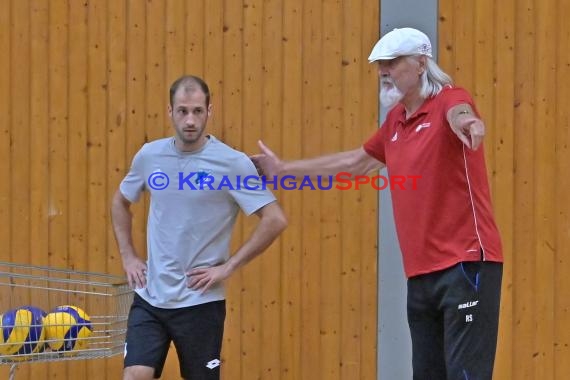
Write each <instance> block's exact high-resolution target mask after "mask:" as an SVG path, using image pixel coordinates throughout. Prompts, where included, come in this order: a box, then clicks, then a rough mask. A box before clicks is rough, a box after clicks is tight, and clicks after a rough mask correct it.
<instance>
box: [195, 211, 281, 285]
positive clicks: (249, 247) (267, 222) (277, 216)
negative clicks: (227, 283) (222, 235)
mask: <svg viewBox="0 0 570 380" xmlns="http://www.w3.org/2000/svg"><path fill="white" fill-rule="evenodd" d="M255 214H256V215H257V216H258V217H259V218H260V220H259V223H258V225H257V227H256V229H255V230H254V231H253V233H252V235H251V236H250V238H249V239H248V240H247V241H246V242H245V243H244V244H243V245H242V246H241V247H240V248H239V249H238V250H237V252H236V253H235V254H234V255H232V257H230V259H229V260H228V261H226V262H225V263H224V264H222V265H218V266H215V267H211V268H196V269H193V270H191V271H190V272H188V273H187V275H188V276H190V279H189V281H188V287H189V288H192V289H194V290H202V291H203V292H204V291H206V290H208V289H209V288H211V287H212V286H213V285H214V284H216V283H218V282H221V281H223V280H225V279H227V278H228V277H230V275H231V274H232V273H234V272H235V271H236V270H237V269H239V268H241V267H242V266H244V265H245V264H247V263H248V262H250V261H251V260H253V259H254V258H255V257H256V256H258V255H259V254H261V253H262V252H263V251H265V249H267V247H269V246H270V245H271V243H273V241H274V240H275V239H276V238H277V236H279V234H280V233H281V232H282V231H283V230H284V229H285V228H286V227H287V219H286V218H285V214H284V213H283V211H282V210H281V207H280V206H279V205H278V204H277V202H273V203H270V204H268V205H266V206H264V207H262V208H261V209H259V210H258V211H257V212H256V213H255Z"/></svg>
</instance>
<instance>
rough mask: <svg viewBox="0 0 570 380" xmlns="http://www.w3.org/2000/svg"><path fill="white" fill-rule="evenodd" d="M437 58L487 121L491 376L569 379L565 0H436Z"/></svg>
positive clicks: (569, 69)
mask: <svg viewBox="0 0 570 380" xmlns="http://www.w3.org/2000/svg"><path fill="white" fill-rule="evenodd" d="M439 5H440V10H439V13H440V19H439V57H440V63H441V64H442V66H443V67H444V68H445V69H446V70H447V71H448V72H449V73H450V74H452V75H453V76H454V79H455V80H456V82H457V83H459V84H461V85H463V86H464V87H466V88H468V89H469V90H471V91H472V92H473V94H474V95H475V98H476V101H477V104H478V107H479V109H480V111H481V113H482V114H483V116H484V119H485V120H486V122H487V126H488V134H487V137H486V140H485V144H486V154H487V157H488V172H489V173H490V176H491V177H490V178H491V186H492V192H493V199H494V207H495V211H496V215H497V219H498V224H499V228H500V230H501V232H502V237H503V244H504V249H505V254H506V265H505V272H504V282H503V284H504V289H503V298H502V318H501V326H500V341H499V348H498V356H497V365H496V370H495V379H499V380H503V379H517V380H522V379H537V380H538V379H540V380H551V379H560V380H561V379H567V378H568V377H569V376H570V361H569V360H568V358H569V357H570V347H569V345H570V329H569V328H568V326H569V325H570V276H569V274H570V259H569V258H568V252H569V249H570V220H569V215H570V198H569V192H568V187H569V185H570V182H569V181H570V165H569V163H570V159H569V156H568V150H569V145H570V129H569V127H570V126H569V122H568V121H569V119H568V104H569V103H570V81H569V79H568V78H569V77H570V52H569V50H568V46H570V40H569V37H570V29H569V28H568V21H567V20H568V17H569V16H570V3H569V2H568V1H565V0H501V1H493V0H477V1H457V0H441V1H440V3H439Z"/></svg>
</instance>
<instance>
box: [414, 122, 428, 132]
mask: <svg viewBox="0 0 570 380" xmlns="http://www.w3.org/2000/svg"><path fill="white" fill-rule="evenodd" d="M429 127H431V123H421V124H420V125H418V126H417V127H416V132H419V131H421V130H422V129H424V128H429Z"/></svg>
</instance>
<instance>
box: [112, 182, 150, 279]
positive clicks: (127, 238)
mask: <svg viewBox="0 0 570 380" xmlns="http://www.w3.org/2000/svg"><path fill="white" fill-rule="evenodd" d="M130 206H131V203H130V202H129V201H128V200H127V199H126V198H125V197H124V196H123V194H121V192H120V191H119V190H117V192H116V193H115V195H114V196H113V203H112V206H111V219H112V221H113V231H114V232H115V240H116V241H117V246H118V247H119V252H120V254H121V259H122V261H123V269H124V270H125V273H126V275H127V279H128V281H129V285H130V286H131V287H133V288H135V287H136V288H144V287H145V286H146V276H145V274H146V264H145V263H144V261H142V260H141V259H140V258H139V256H138V255H137V253H136V251H135V247H134V245H133V237H132V220H133V217H132V214H131V210H130Z"/></svg>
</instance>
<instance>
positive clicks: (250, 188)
mask: <svg viewBox="0 0 570 380" xmlns="http://www.w3.org/2000/svg"><path fill="white" fill-rule="evenodd" d="M211 112H212V106H211V104H210V92H209V89H208V86H207V85H206V83H204V81H203V80H202V79H200V78H198V77H194V76H184V77H181V78H179V79H178V80H176V81H175V82H174V83H173V84H172V86H171V88H170V105H169V107H168V114H169V116H170V118H171V120H172V125H173V127H174V130H175V136H174V137H173V138H164V139H160V140H156V141H153V142H150V143H147V144H144V146H143V147H142V148H141V149H140V150H139V151H138V152H137V154H136V155H135V157H134V159H133V162H132V165H131V168H130V170H129V173H128V174H127V176H126V177H125V178H124V179H123V181H122V182H121V184H120V187H119V190H118V191H117V192H116V194H115V196H114V198H113V205H112V210H111V211H112V219H113V227H114V231H115V237H116V240H117V244H118V247H119V251H120V253H121V258H122V261H123V268H124V270H125V273H126V275H127V278H128V280H129V284H130V285H131V286H132V287H133V288H135V292H136V294H135V299H134V301H133V305H132V307H131V311H130V313H129V321H128V328H127V338H126V343H125V362H124V366H125V369H124V373H123V376H124V377H123V378H124V379H125V380H127V379H128V380H147V379H153V378H159V377H160V375H161V372H162V368H163V365H164V361H165V359H166V355H167V353H168V349H169V347H170V342H171V341H172V342H174V345H175V347H176V351H177V353H178V357H179V360H180V373H181V376H182V377H183V378H185V379H219V376H220V368H219V367H220V351H221V344H222V335H223V327H224V318H225V301H224V298H225V297H224V286H223V281H224V280H225V279H227V278H228V277H229V276H230V275H231V274H232V273H233V272H234V271H236V270H237V269H238V268H240V267H241V266H243V265H244V264H246V263H247V262H249V261H250V260H252V259H253V258H254V257H256V256H257V255H259V254H260V253H261V252H263V251H264V250H265V249H266V248H267V247H268V246H269V245H270V244H271V243H272V242H273V241H274V240H275V239H276V238H277V236H278V235H279V234H280V233H281V232H282V231H283V229H285V227H286V225H287V222H286V219H285V216H284V214H283V212H282V210H281V208H280V207H279V205H278V204H277V202H276V200H275V197H274V196H273V195H272V194H271V192H269V191H267V190H264V186H262V185H261V183H260V180H259V177H257V171H256V169H255V166H254V165H253V163H252V162H251V161H250V159H249V158H248V157H247V156H246V155H245V154H244V153H242V152H238V151H236V150H234V149H232V148H230V147H229V146H227V145H225V144H224V143H222V142H220V141H219V140H217V139H216V138H215V137H213V136H209V135H207V134H206V133H205V129H206V125H207V121H208V118H209V116H210V115H211ZM144 190H146V191H148V192H150V197H151V198H150V199H151V202H150V210H149V215H148V224H147V257H148V258H147V261H146V262H145V261H143V260H142V259H141V258H140V256H139V255H138V254H137V253H136V250H135V248H134V246H133V243H132V235H131V221H132V217H131V213H130V210H129V207H130V204H131V203H133V202H136V201H138V199H139V197H140V195H141V193H142V192H143V191H144ZM240 209H241V210H242V211H243V212H244V213H245V214H247V215H251V214H254V213H255V214H256V215H257V216H258V217H259V218H260V220H259V224H258V225H257V228H256V229H255V230H254V231H253V233H252V235H251V236H250V238H249V239H248V240H247V241H246V242H245V243H244V244H243V245H242V246H241V247H240V248H239V249H238V250H237V252H235V254H233V255H232V256H231V257H230V254H229V246H230V238H231V232H232V227H233V225H234V223H235V220H236V217H237V214H238V212H239V210H240Z"/></svg>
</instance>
